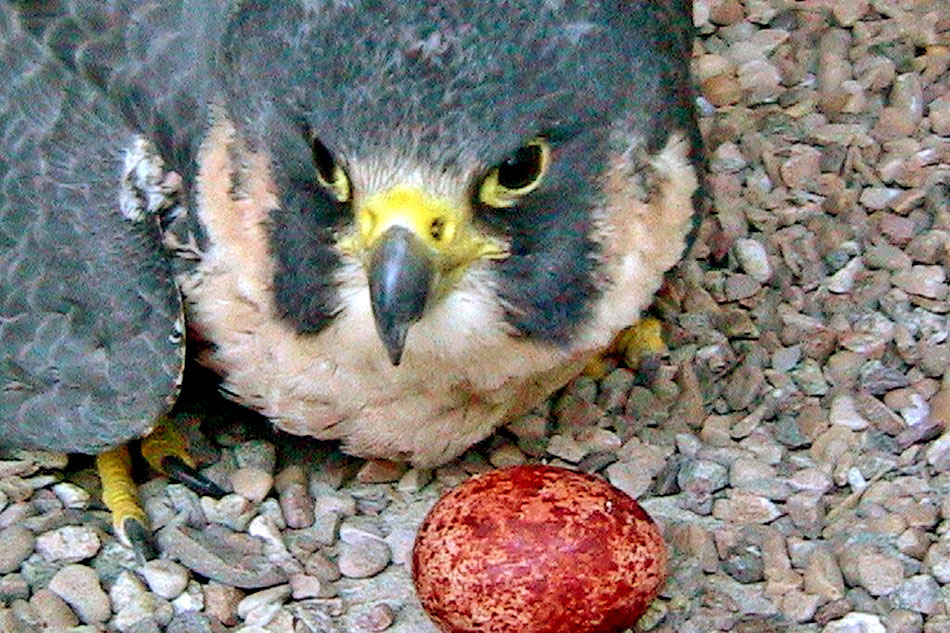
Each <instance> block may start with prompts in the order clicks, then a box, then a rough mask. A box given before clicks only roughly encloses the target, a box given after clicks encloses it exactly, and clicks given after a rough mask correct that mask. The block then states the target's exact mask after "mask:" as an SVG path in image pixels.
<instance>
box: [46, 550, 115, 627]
mask: <svg viewBox="0 0 950 633" xmlns="http://www.w3.org/2000/svg"><path fill="white" fill-rule="evenodd" d="M49 590H50V591H52V592H53V593H54V594H56V595H57V596H59V597H60V598H62V599H63V601H64V602H66V604H68V605H69V606H70V607H72V609H73V611H74V612H75V613H76V615H78V616H79V619H80V620H81V621H82V622H84V623H86V624H103V623H105V622H106V621H107V620H108V619H109V617H110V616H111V615H112V608H111V606H110V603H109V596H107V595H106V592H105V591H103V590H102V586H101V585H100V584H99V576H98V575H97V574H96V571H95V570H94V569H93V568H92V567H87V566H86V565H75V564H73V565H66V566H65V567H63V568H62V569H61V570H59V571H58V572H56V575H55V576H53V578H52V580H50V583H49Z"/></svg>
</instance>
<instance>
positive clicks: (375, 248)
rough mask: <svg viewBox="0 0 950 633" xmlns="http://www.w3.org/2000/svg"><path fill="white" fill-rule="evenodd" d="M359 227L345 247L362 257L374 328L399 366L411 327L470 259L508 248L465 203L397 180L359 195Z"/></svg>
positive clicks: (490, 256)
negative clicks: (480, 225)
mask: <svg viewBox="0 0 950 633" xmlns="http://www.w3.org/2000/svg"><path fill="white" fill-rule="evenodd" d="M355 219H356V225H355V230H354V231H352V232H351V233H349V234H348V235H345V236H344V237H342V238H341V241H340V248H341V249H342V250H343V251H344V252H347V253H349V254H351V255H354V256H356V257H358V258H360V259H361V260H362V261H363V265H364V267H365V269H366V274H367V278H368V280H369V295H370V303H371V304H372V307H373V318H374V319H375V321H376V330H377V333H378V334H379V338H380V340H381V341H382V343H383V346H384V347H385V348H386V352H387V354H388V355H389V360H390V362H392V364H393V365H398V364H399V362H400V361H401V360H402V354H403V349H404V348H405V346H406V334H407V333H408V331H409V327H410V326H411V325H412V324H413V323H415V322H416V321H418V320H419V319H420V318H421V317H422V315H423V313H424V312H425V310H426V307H427V305H428V304H429V303H431V302H433V301H435V300H437V299H438V297H440V296H441V295H443V294H444V293H445V292H447V291H448V289H449V288H450V287H451V285H452V284H453V283H454V280H456V279H457V278H458V275H459V274H461V272H462V271H464V270H465V268H466V267H467V265H468V264H470V263H471V262H473V261H475V260H477V259H482V258H487V259H497V258H501V257H505V256H507V247H506V245H505V244H504V243H502V242H500V241H499V240H498V239H496V238H493V237H490V236H487V235H484V234H483V233H481V232H480V231H478V230H477V229H475V228H474V227H473V226H472V223H471V210H470V209H469V208H468V207H467V206H466V205H464V204H459V203H458V202H457V201H452V200H449V199H446V198H442V197H438V196H435V195H432V194H431V193H429V192H427V191H426V190H424V189H422V188H420V187H418V186H415V185H409V184H398V185H395V186H393V187H391V188H389V189H386V190H384V191H380V192H377V193H375V194H373V195H370V196H368V197H367V198H366V199H364V200H362V201H361V202H360V204H359V205H358V207H357V208H356V218H355Z"/></svg>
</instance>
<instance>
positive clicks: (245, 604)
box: [237, 584, 292, 619]
mask: <svg viewBox="0 0 950 633" xmlns="http://www.w3.org/2000/svg"><path fill="white" fill-rule="evenodd" d="M291 592H292V590H291V588H290V585H289V584H288V585H277V586H276V587H271V588H269V589H264V590H262V591H255V592H254V593H252V594H248V595H247V596H245V597H244V598H243V599H242V600H241V601H240V602H239V603H238V605H237V615H238V617H239V618H241V619H246V618H247V615H248V614H249V613H250V612H251V611H256V610H258V609H260V608H261V607H267V606H271V605H277V606H279V605H282V604H283V603H284V601H285V600H287V598H289V597H290V595H291Z"/></svg>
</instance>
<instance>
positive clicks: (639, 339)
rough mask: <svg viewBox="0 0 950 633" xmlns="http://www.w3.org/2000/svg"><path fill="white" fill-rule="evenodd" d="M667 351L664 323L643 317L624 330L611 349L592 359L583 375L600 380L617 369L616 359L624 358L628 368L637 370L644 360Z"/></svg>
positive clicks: (653, 318)
mask: <svg viewBox="0 0 950 633" xmlns="http://www.w3.org/2000/svg"><path fill="white" fill-rule="evenodd" d="M665 351H666V343H664V342H663V324H662V322H661V321H660V320H659V319H657V318H656V317H651V316H647V317H643V318H642V319H640V320H639V321H637V323H636V324H635V325H633V326H631V327H628V328H627V329H625V330H622V331H621V332H620V334H618V335H617V336H616V338H614V342H613V344H612V345H611V346H610V349H609V350H608V351H606V352H604V353H603V354H599V355H597V356H595V357H594V358H592V359H591V360H590V362H588V363H587V365H585V366H584V371H583V372H582V373H583V374H584V375H585V376H590V377H591V378H595V379H600V378H603V377H604V376H606V375H607V374H608V373H610V371H611V370H612V369H614V368H615V367H616V365H617V363H616V362H615V361H614V360H613V358H614V357H620V358H622V359H623V362H624V364H625V365H626V366H627V367H629V368H630V369H636V368H637V367H639V365H640V361H641V360H643V359H644V358H648V357H650V356H654V355H656V354H661V353H663V352H665Z"/></svg>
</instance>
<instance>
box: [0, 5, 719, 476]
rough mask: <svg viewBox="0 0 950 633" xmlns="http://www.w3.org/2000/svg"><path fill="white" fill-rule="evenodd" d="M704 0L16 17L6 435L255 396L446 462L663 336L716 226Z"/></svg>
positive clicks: (306, 425) (28, 435)
mask: <svg viewBox="0 0 950 633" xmlns="http://www.w3.org/2000/svg"><path fill="white" fill-rule="evenodd" d="M690 4H691V3H689V2H688V1H687V0H654V1H646V0H631V1H623V2H584V1H580V0H545V1H528V0H513V1H501V0H498V1H488V0H477V1H474V0H473V1H464V0H447V1H442V2H398V1H396V0H277V1H273V2H253V1H245V0H240V1H233V0H232V1H226V0H217V1H215V0H178V1H171V0H163V1H161V2H157V1H155V2H153V1H146V0H118V1H115V2H93V1H91V0H49V1H46V2H17V1H7V2H4V3H3V4H2V5H0V149H2V151H0V442H2V443H3V444H6V445H11V446H24V447H42V448H46V449H51V450H56V451H65V452H85V453H93V454H95V453H101V452H103V451H108V450H109V449H113V448H115V447H117V446H119V445H121V444H123V443H125V442H127V441H129V440H131V439H133V438H139V437H142V436H144V435H147V434H148V433H149V432H151V431H152V430H153V429H154V428H155V427H156V425H157V424H158V422H159V421H160V420H161V419H162V417H163V415H164V414H165V413H166V412H167V411H168V409H169V407H170V406H171V405H172V403H173V402H174V400H175V398H176V395H177V393H178V389H179V385H180V381H181V375H182V368H183V365H184V359H185V354H184V349H185V345H186V341H187V344H188V345H191V346H193V347H192V349H194V350H196V354H197V356H198V358H199V360H200V362H201V363H203V364H204V365H207V366H209V367H211V368H213V369H214V370H215V371H216V372H218V373H219V374H220V375H221V376H222V389H223V391H224V392H225V393H226V395H228V396H229V397H230V398H233V399H234V400H236V401H238V402H240V403H242V404H244V405H246V406H248V407H251V408H253V409H255V410H257V411H259V412H261V413H263V414H264V415H265V416H266V417H267V418H269V419H270V420H271V421H272V422H273V423H274V424H275V425H276V426H277V427H278V428H280V429H282V430H283V431H286V432H289V433H294V434H300V435H308V436H313V437H317V438H322V439H334V440H341V441H342V444H343V448H344V449H345V450H346V451H348V452H351V453H353V454H356V455H360V456H366V457H376V458H387V459H396V460H406V461H409V462H412V463H413V464H416V465H419V466H424V467H431V466H436V465H438V464H441V463H444V462H446V461H447V460H449V459H451V458H453V457H455V456H456V455H458V454H460V453H461V452H463V451H464V450H465V449H466V448H468V447H469V446H471V445H472V444H473V443H475V442H478V441H479V440H481V439H483V438H485V437H487V436H488V435H489V434H491V432H492V431H493V429H495V428H497V427H498V426H499V425H501V424H503V423H504V422H506V421H508V420H510V419H512V418H513V417H515V416H518V415H520V414H522V413H524V412H526V411H528V410H530V409H531V408H533V407H535V406H536V405H538V404H539V403H540V402H541V401H543V399H544V398H546V397H547V396H549V395H550V394H551V393H552V392H553V391H555V390H556V389H558V388H560V387H561V386H563V385H564V384H565V383H566V382H567V381H568V380H570V379H571V378H572V377H574V376H575V375H577V374H578V373H579V372H580V371H581V369H582V368H583V367H584V366H585V364H587V363H588V362H589V361H590V360H591V359H592V358H594V357H595V356H596V355H597V354H598V353H600V352H601V351H602V350H604V349H605V348H606V347H608V346H609V345H610V343H611V341H612V339H613V338H614V337H615V336H616V335H617V333H618V332H619V331H621V330H622V329H624V328H626V327H628V326H630V325H631V324H632V323H634V322H636V321H637V320H638V318H639V317H640V314H641V312H642V311H643V310H644V309H645V308H646V307H647V306H648V305H649V304H650V302H651V299H652V296H653V294H654V292H655V291H656V290H657V288H658V287H659V285H660V283H661V281H662V278H663V275H664V273H666V272H667V271H668V270H669V269H670V268H672V267H673V266H674V265H675V264H676V263H677V262H678V260H679V259H680V258H681V256H682V255H683V252H684V249H685V248H686V245H687V242H688V241H689V239H690V237H691V234H692V232H693V229H694V228H695V226H696V224H697V221H696V218H697V209H698V206H699V203H700V187H699V183H700V171H701V166H702V148H701V141H700V135H699V131H698V128H697V124H696V117H695V113H694V110H693V93H692V91H691V87H690V77H689V58H690V53H691V29H692V23H691V20H690Z"/></svg>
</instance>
